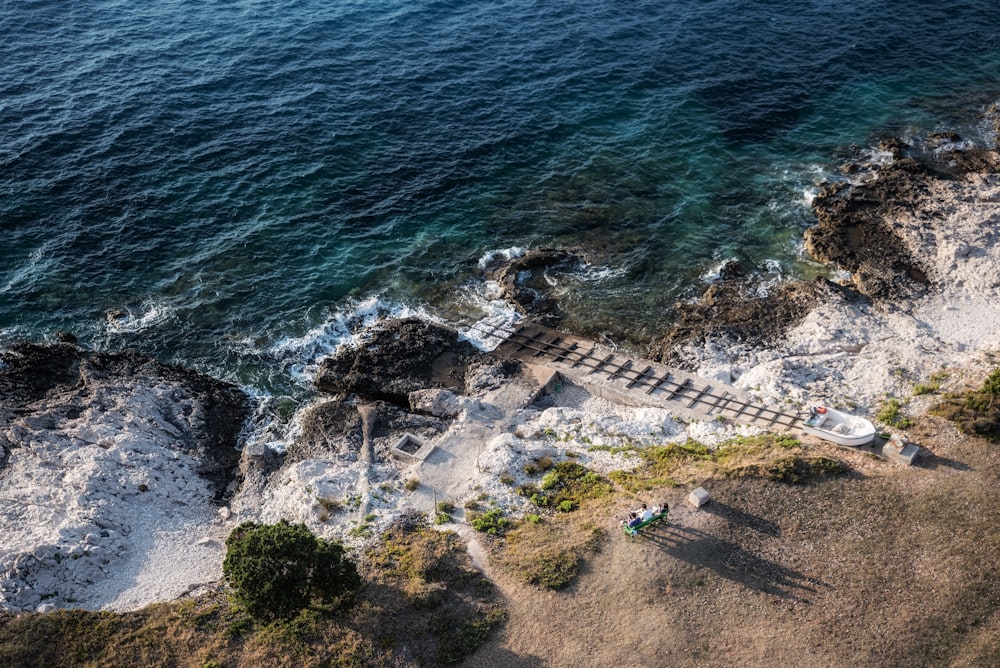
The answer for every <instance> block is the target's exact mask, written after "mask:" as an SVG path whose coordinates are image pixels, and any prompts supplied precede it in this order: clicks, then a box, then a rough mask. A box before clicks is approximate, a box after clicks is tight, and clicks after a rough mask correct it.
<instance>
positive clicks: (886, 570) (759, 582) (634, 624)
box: [463, 417, 1000, 668]
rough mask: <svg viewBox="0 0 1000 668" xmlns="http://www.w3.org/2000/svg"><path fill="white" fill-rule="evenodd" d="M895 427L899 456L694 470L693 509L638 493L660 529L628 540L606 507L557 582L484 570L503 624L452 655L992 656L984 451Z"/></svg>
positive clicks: (519, 661) (997, 655) (829, 450)
mask: <svg viewBox="0 0 1000 668" xmlns="http://www.w3.org/2000/svg"><path fill="white" fill-rule="evenodd" d="M910 437H911V439H912V440H914V441H915V442H917V443H920V444H921V445H922V446H924V448H925V450H926V451H928V452H926V453H925V454H924V456H923V457H922V458H921V459H920V460H918V465H916V466H914V467H903V466H899V465H896V464H891V463H888V462H885V461H882V460H875V459H872V458H871V456H869V455H865V454H862V453H857V452H850V451H847V450H846V449H842V448H837V447H836V446H832V445H830V446H828V445H822V444H819V443H818V442H816V443H814V445H815V446H816V447H817V448H819V449H820V450H822V451H824V452H825V453H826V454H828V455H831V456H836V457H839V458H841V459H842V460H844V461H845V462H846V463H847V464H848V465H849V466H850V468H851V473H850V474H848V475H847V476H844V477H840V478H836V479H833V480H830V481H826V482H820V483H813V484H809V485H800V486H797V485H783V484H778V483H773V482H767V481H764V480H760V479H740V480H705V481H704V486H705V487H706V488H708V489H709V490H710V492H711V494H712V501H711V502H710V503H709V504H708V505H706V506H704V507H703V508H701V509H698V510H696V509H694V508H693V507H692V506H690V505H688V504H687V503H686V501H685V499H686V496H687V493H688V491H689V489H687V488H684V489H681V488H676V489H668V490H662V491H657V492H655V493H651V494H650V495H649V496H650V498H649V501H651V502H656V501H658V500H659V499H661V498H666V499H668V500H669V501H670V502H671V507H672V512H671V524H670V526H662V525H653V531H652V532H649V533H647V534H646V535H644V536H641V537H639V538H637V539H636V540H635V541H631V540H629V539H628V538H627V537H626V536H624V535H623V534H622V532H621V531H620V529H619V528H618V526H617V520H616V518H614V517H608V520H607V526H606V529H607V532H608V536H607V540H606V541H605V544H604V546H603V548H602V551H601V552H600V553H599V554H597V555H596V556H594V557H592V558H591V559H590V560H589V562H588V564H587V566H586V567H585V569H584V571H583V573H582V575H581V576H580V577H579V578H578V579H577V580H576V582H575V583H574V584H573V585H571V586H570V587H569V588H568V589H567V590H564V591H561V592H551V591H542V590H539V589H536V588H532V587H529V586H527V585H522V584H519V583H518V582H515V581H513V580H512V579H511V578H510V577H507V576H505V575H504V574H503V573H499V572H492V573H491V574H490V575H491V577H493V578H494V580H495V581H496V582H497V583H498V584H499V585H500V587H501V588H502V590H503V592H504V595H505V597H506V599H507V604H508V606H509V609H510V618H509V621H508V622H507V623H506V625H505V626H504V627H503V628H502V629H501V630H500V631H499V632H498V633H497V634H496V635H495V636H494V637H492V638H491V639H490V640H489V641H488V642H487V644H486V645H485V646H483V647H482V648H481V649H480V650H479V651H478V652H477V653H476V654H475V655H474V656H473V657H471V658H470V659H469V660H467V661H466V662H465V663H464V664H463V665H465V666H469V667H472V666H475V667H477V668H479V667H484V666H485V667H491V666H496V667H500V666H504V667H510V666H575V667H577V668H579V667H583V666H737V665H738V666H765V665H766V666H773V665H789V666H995V665H1000V577H998V576H1000V563H998V561H1000V508H998V506H997V503H996V502H997V492H998V490H1000V487H998V486H997V483H998V473H1000V466H998V462H1000V446H998V445H996V444H990V443H986V442H984V441H982V440H979V439H972V438H966V437H963V436H960V435H959V434H958V433H957V432H955V430H954V429H953V428H952V427H951V425H950V424H949V423H946V422H944V421H942V420H938V419H936V418H932V417H921V418H920V420H919V425H918V427H916V428H914V429H912V430H911V431H910ZM623 510H624V508H623ZM493 570H494V571H495V570H496V569H493Z"/></svg>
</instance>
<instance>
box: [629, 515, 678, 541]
mask: <svg viewBox="0 0 1000 668" xmlns="http://www.w3.org/2000/svg"><path fill="white" fill-rule="evenodd" d="M668 514H669V513H660V514H659V515H653V516H652V517H650V518H649V519H648V520H646V521H645V522H642V523H640V524H637V525H635V526H634V527H630V526H628V525H627V524H622V529H624V530H625V535H626V536H628V537H629V538H631V539H632V540H635V536H636V534H637V533H639V531H640V530H641V529H645V528H646V527H648V526H649V525H650V524H655V523H656V522H659V521H660V520H663V521H664V522H667V515H668ZM667 524H669V522H667Z"/></svg>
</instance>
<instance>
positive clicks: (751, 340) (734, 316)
mask: <svg viewBox="0 0 1000 668" xmlns="http://www.w3.org/2000/svg"><path fill="white" fill-rule="evenodd" d="M831 290H833V291H836V290H840V288H839V287H838V286H835V285H833V284H832V283H829V282H828V281H825V280H818V281H816V282H812V283H806V282H803V281H785V282H780V283H776V284H774V285H764V284H762V283H761V279H760V278H759V277H756V276H751V275H750V274H749V273H748V272H747V271H746V269H745V268H744V267H742V266H741V265H740V264H739V263H735V262H733V263H729V264H728V265H727V266H726V267H725V268H724V269H723V271H722V275H721V277H720V278H719V280H718V281H716V282H715V283H713V284H712V285H711V286H710V287H709V288H708V290H706V291H705V293H704V294H703V295H702V297H701V298H700V299H698V300H696V301H694V302H681V303H678V304H676V305H675V306H674V309H673V315H672V323H673V324H672V326H671V327H670V329H668V330H667V332H666V333H665V334H664V335H662V336H661V337H659V338H657V339H656V340H654V341H653V342H652V343H651V344H650V346H649V348H648V351H647V355H648V356H649V357H650V358H651V359H653V360H656V361H660V362H665V363H668V364H672V365H675V366H679V367H683V368H692V365H691V364H690V363H689V362H688V360H686V359H685V358H683V357H682V356H680V355H679V354H678V350H679V348H680V347H681V346H684V345H692V344H693V345H699V344H703V343H704V342H705V341H707V340H709V339H717V340H718V339H721V340H725V341H728V342H730V343H733V344H744V345H750V346H755V347H760V346H766V345H772V344H774V343H775V342H776V341H778V340H780V338H781V337H782V336H783V335H784V333H785V332H786V331H788V330H789V329H791V328H792V327H795V326H796V325H797V324H799V322H801V320H802V319H803V318H804V317H805V316H806V315H807V314H808V313H809V311H810V310H811V309H812V308H813V307H814V306H815V305H816V303H817V302H818V301H819V300H820V299H822V298H823V295H824V294H825V293H827V292H828V291H831Z"/></svg>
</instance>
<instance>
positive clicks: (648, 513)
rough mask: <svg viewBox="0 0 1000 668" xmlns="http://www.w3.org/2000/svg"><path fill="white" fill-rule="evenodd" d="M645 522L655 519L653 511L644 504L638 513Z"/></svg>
mask: <svg viewBox="0 0 1000 668" xmlns="http://www.w3.org/2000/svg"><path fill="white" fill-rule="evenodd" d="M636 512H637V514H638V515H639V517H640V518H642V521H643V522H646V521H649V520H651V519H653V511H652V510H650V509H649V508H647V507H646V504H645V503H644V504H642V508H641V509H639V510H638V511H636Z"/></svg>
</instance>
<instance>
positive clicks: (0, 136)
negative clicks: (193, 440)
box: [0, 0, 1000, 395]
mask: <svg viewBox="0 0 1000 668" xmlns="http://www.w3.org/2000/svg"><path fill="white" fill-rule="evenodd" d="M0 35H2V39H0V235H2V236H0V242H2V244H0V247H2V253H0V345H3V344H9V343H10V342H12V341H16V340H25V339H27V340H47V339H51V338H52V337H53V335H54V333H55V332H56V331H58V330H65V331H69V332H72V333H74V334H75V335H77V337H78V338H79V339H80V341H81V343H84V344H85V345H89V346H92V347H95V348H100V349H116V348H123V347H132V348H138V349H140V350H143V351H146V352H149V353H151V354H153V355H155V356H157V357H158V358H159V359H161V360H163V361H166V362H176V363H181V364H185V365H189V366H193V367H195V368H198V369H200V370H202V371H206V372H208V373H212V374H214V375H216V376H219V377H222V378H226V379H229V380H233V381H235V382H238V383H240V384H242V385H243V386H244V387H247V388H248V389H250V390H251V391H254V392H259V393H262V394H276V395H287V394H290V395H295V394H296V393H301V392H302V391H304V388H307V387H308V384H309V378H310V373H309V370H310V369H311V368H312V367H313V366H314V365H315V363H316V361H317V360H318V359H320V358H321V357H322V356H323V355H324V354H328V353H329V352H330V351H331V350H333V349H334V348H335V347H336V346H337V345H339V344H341V343H343V342H344V341H345V340H348V339H349V337H350V336H351V335H352V333H353V332H354V331H356V329H357V326H358V325H359V324H362V323H364V322H366V321H369V322H370V321H372V320H373V319H375V318H378V317H380V316H384V315H386V314H389V313H414V314H418V313H428V314H434V313H437V314H440V313H461V314H463V315H465V316H468V317H469V318H472V319H475V318H476V317H487V316H490V315H493V314H491V312H490V311H491V309H498V308H500V306H499V305H498V304H497V302H496V301H495V299H494V298H495V296H496V295H495V294H494V293H493V292H492V291H491V286H490V284H489V281H488V280H487V279H488V270H489V265H490V259H491V258H495V257H500V256H504V255H506V256H511V255H517V254H519V253H522V252H524V250H525V249H530V248H534V247H543V246H557V247H565V248H571V249H579V250H582V251H584V252H586V253H587V256H588V257H589V258H591V264H590V265H589V266H587V267H585V268H583V269H582V270H581V271H580V272H579V274H578V275H570V276H563V277H560V278H559V281H560V283H559V284H558V285H556V286H555V289H556V290H557V291H558V294H560V296H561V300H562V304H563V306H564V308H565V309H566V311H567V312H568V313H569V314H570V316H571V317H572V318H573V319H574V320H575V321H576V322H581V323H583V322H585V323H587V324H588V327H590V328H591V329H593V330H595V331H607V332H608V333H609V336H612V337H613V336H614V335H616V334H617V333H618V332H625V331H627V332H631V333H633V334H636V335H638V336H644V335H651V334H652V333H654V332H655V331H657V329H658V328H660V327H663V326H664V325H665V324H666V318H667V314H668V312H669V307H670V305H671V304H672V303H673V302H674V301H676V300H677V299H681V298H686V297H689V296H691V295H694V294H697V293H698V292H699V291H700V290H701V289H703V287H704V281H705V280H707V277H709V276H711V275H712V272H713V271H715V270H716V269H717V268H718V266H719V265H720V263H722V262H724V261H726V260H729V259H739V260H742V261H744V262H746V263H747V264H749V265H751V266H753V267H756V268H757V269H758V270H759V271H761V272H765V273H770V274H774V275H776V276H805V275H808V274H810V273H811V272H816V271H820V268H818V267H815V266H813V265H812V264H811V263H810V262H809V261H808V259H806V258H805V257H804V256H803V254H802V248H801V237H802V231H803V229H804V228H805V227H806V226H808V225H809V224H810V220H811V219H810V212H809V207H808V200H809V196H810V193H813V192H815V189H816V187H817V185H818V184H819V183H820V182H821V181H822V180H823V179H825V178H829V177H830V175H831V174H833V173H834V172H835V170H836V166H837V165H838V163H839V162H840V161H841V160H843V159H845V156H847V155H849V154H850V152H851V150H852V149H851V147H852V146H860V147H865V146H868V145H870V144H872V143H873V142H874V141H876V140H877V138H878V137H880V136H884V135H888V134H902V135H904V136H905V135H910V134H916V133H920V132H926V131H934V130H957V131H958V132H960V133H961V134H962V135H963V136H964V137H967V138H968V139H969V140H970V141H972V142H978V143H988V142H990V141H992V137H991V136H990V135H989V134H988V131H987V130H986V129H984V128H980V127H979V126H978V125H977V123H978V117H977V113H978V112H980V111H981V110H982V109H983V108H984V107H985V106H986V105H987V104H989V103H990V102H992V101H994V100H996V99H997V98H1000V4H998V3H997V2H995V0H969V1H962V2H952V3H941V2H939V1H938V0H934V1H931V0H914V1H912V2H909V3H905V4H900V3H898V2H890V1H888V0H843V1H841V2H838V3H830V2H818V1H810V0H804V1H803V0H799V1H796V2H791V1H788V0H769V1H767V2H765V1H763V0H760V1H755V0H655V1H654V0H614V1H608V0H605V1H603V2H589V1H586V0H584V1H580V0H576V1H574V2H566V1H564V0H548V1H546V2H531V1H527V0H507V1H499V2H485V3H484V2H463V1H454V2H443V1H435V2H431V1H419V0H418V1H409V2H398V1H396V0H383V1H380V2H365V1H362V0H358V1H354V2H328V1H319V0H292V1H288V2H280V3H275V2H259V1H251V0H244V1H238V0H230V1H225V2H210V3H201V2H188V1H181V0H174V1H167V0H152V1H150V2H143V3H135V2H126V1H124V0H94V1H93V2H81V3H68V2H56V1H55V0H18V1H6V2H0ZM477 314H479V315H477Z"/></svg>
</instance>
